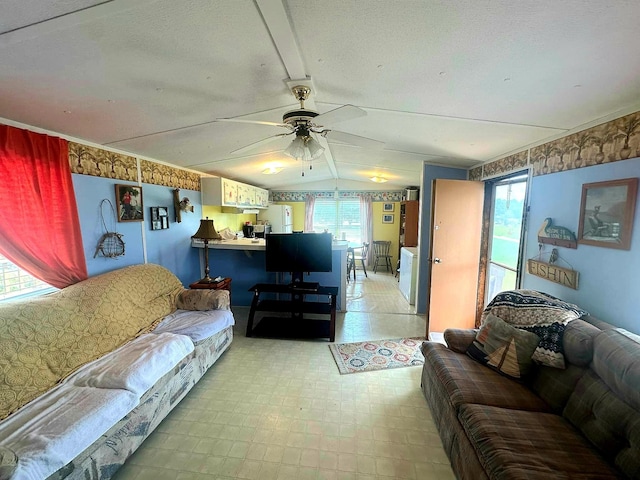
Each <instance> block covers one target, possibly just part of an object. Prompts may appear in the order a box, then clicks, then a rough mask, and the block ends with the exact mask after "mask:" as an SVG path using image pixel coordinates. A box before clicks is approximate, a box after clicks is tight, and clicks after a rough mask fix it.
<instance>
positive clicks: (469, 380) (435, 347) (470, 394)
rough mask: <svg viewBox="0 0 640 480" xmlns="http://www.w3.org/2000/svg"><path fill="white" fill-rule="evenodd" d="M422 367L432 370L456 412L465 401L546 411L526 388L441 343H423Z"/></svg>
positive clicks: (541, 401)
mask: <svg viewBox="0 0 640 480" xmlns="http://www.w3.org/2000/svg"><path fill="white" fill-rule="evenodd" d="M422 354H423V355H424V358H425V366H424V368H429V369H432V370H433V373H434V375H435V376H436V377H437V378H438V384H439V385H441V386H442V393H441V395H443V396H444V397H446V399H447V401H448V402H449V404H450V405H451V406H452V407H453V408H454V409H455V410H456V411H457V409H458V407H459V406H460V405H463V404H465V403H480V404H483V405H493V406H497V407H504V408H519V409H522V410H533V411H550V407H549V405H547V404H546V403H545V402H544V400H542V399H541V398H540V397H538V396H537V395H535V394H534V393H533V392H532V391H531V390H530V389H529V388H527V387H526V386H525V385H523V384H522V383H520V382H516V381H515V380H512V379H510V378H508V377H505V376H504V375H501V374H499V373H497V372H495V371H494V370H491V369H490V368H487V367H485V366H484V365H481V364H479V363H478V362H476V361H474V360H472V359H471V358H469V357H468V356H466V355H464V354H461V353H456V352H453V351H452V350H449V349H448V348H447V347H445V346H444V345H442V344H439V343H435V342H424V343H423V344H422Z"/></svg>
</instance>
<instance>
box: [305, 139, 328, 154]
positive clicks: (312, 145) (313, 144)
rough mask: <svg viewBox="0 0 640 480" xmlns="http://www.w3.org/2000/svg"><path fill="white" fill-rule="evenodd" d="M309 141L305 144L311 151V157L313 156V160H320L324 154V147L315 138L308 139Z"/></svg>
mask: <svg viewBox="0 0 640 480" xmlns="http://www.w3.org/2000/svg"><path fill="white" fill-rule="evenodd" d="M307 138H308V140H307V141H306V142H305V144H306V146H307V148H308V149H309V155H310V156H311V160H314V159H316V158H318V157H319V156H320V155H322V152H324V147H323V146H322V145H320V144H319V143H318V142H317V141H316V140H315V139H314V138H313V137H311V136H309V137H307Z"/></svg>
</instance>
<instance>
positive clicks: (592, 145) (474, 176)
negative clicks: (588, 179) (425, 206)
mask: <svg viewBox="0 0 640 480" xmlns="http://www.w3.org/2000/svg"><path fill="white" fill-rule="evenodd" d="M636 157H640V112H635V113H631V114H629V115H625V116H624V117H620V118H617V119H615V120H611V121H609V122H606V123H603V124H601V125H597V126H595V127H591V128H587V129H586V130H582V131H580V132H577V133H573V134H571V135H567V136H565V137H562V138H559V139H557V140H553V141H551V142H548V143H545V144H543V145H539V146H537V147H533V148H531V149H528V150H524V151H522V152H518V153H516V154H514V155H509V156H508V157H505V158H501V159H499V160H495V161H493V162H490V163H485V164H483V165H479V166H477V167H474V168H472V169H470V170H469V180H485V179H487V178H490V177H494V176H496V175H500V174H506V173H511V172H513V171H516V170H519V169H522V168H525V167H527V166H530V167H531V169H532V174H533V176H534V177H536V176H539V175H548V174H550V173H558V172H563V171H567V170H573V169H576V168H583V167H590V166H593V165H600V164H603V163H612V162H619V161H621V160H627V159H629V158H636Z"/></svg>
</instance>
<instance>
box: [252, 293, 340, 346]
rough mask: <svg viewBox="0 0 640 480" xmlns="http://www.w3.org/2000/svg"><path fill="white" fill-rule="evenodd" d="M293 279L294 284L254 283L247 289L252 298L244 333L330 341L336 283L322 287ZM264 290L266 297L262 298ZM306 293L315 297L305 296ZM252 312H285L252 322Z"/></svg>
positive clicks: (334, 324)
mask: <svg viewBox="0 0 640 480" xmlns="http://www.w3.org/2000/svg"><path fill="white" fill-rule="evenodd" d="M295 283H296V285H298V286H293V284H288V285H280V284H271V283H258V284H256V285H254V286H253V287H251V288H250V289H249V291H252V292H253V300H252V301H251V309H250V310H249V318H248V321H247V333H246V335H247V337H251V336H253V335H255V336H259V337H271V338H328V339H329V341H331V342H334V341H335V338H336V302H337V297H338V287H323V286H320V285H318V284H316V283H314V282H307V283H308V284H311V285H313V286H315V288H314V289H305V288H303V286H301V285H304V283H305V282H295ZM265 294H267V296H268V297H269V298H264V295H265ZM261 295H263V297H262V298H260V296H261ZM307 296H313V297H317V299H314V300H309V299H307V298H306V297H307ZM273 297H275V298H273ZM323 297H324V298H325V300H324V301H322V298H323ZM256 312H271V313H281V314H288V315H282V316H266V317H263V318H261V319H260V321H259V322H258V323H257V324H256V325H254V319H255V315H256ZM305 314H309V315H313V316H314V318H311V317H305ZM327 315H328V316H329V318H328V319H327V318H326V316H327ZM318 317H320V318H318ZM322 317H325V318H322Z"/></svg>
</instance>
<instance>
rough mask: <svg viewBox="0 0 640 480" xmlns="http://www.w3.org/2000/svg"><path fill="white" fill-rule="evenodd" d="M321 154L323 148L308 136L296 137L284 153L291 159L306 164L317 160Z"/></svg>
mask: <svg viewBox="0 0 640 480" xmlns="http://www.w3.org/2000/svg"><path fill="white" fill-rule="evenodd" d="M323 152H324V147H323V146H322V145H320V143H318V142H317V141H316V140H315V139H314V138H313V137H311V136H310V135H309V136H303V135H298V136H296V138H294V139H293V141H292V142H291V143H290V144H289V146H288V147H287V148H286V149H285V151H284V153H285V155H288V156H290V157H291V158H295V159H296V160H302V161H307V162H308V161H311V160H314V159H316V158H318V157H319V156H320V155H322V153H323Z"/></svg>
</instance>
